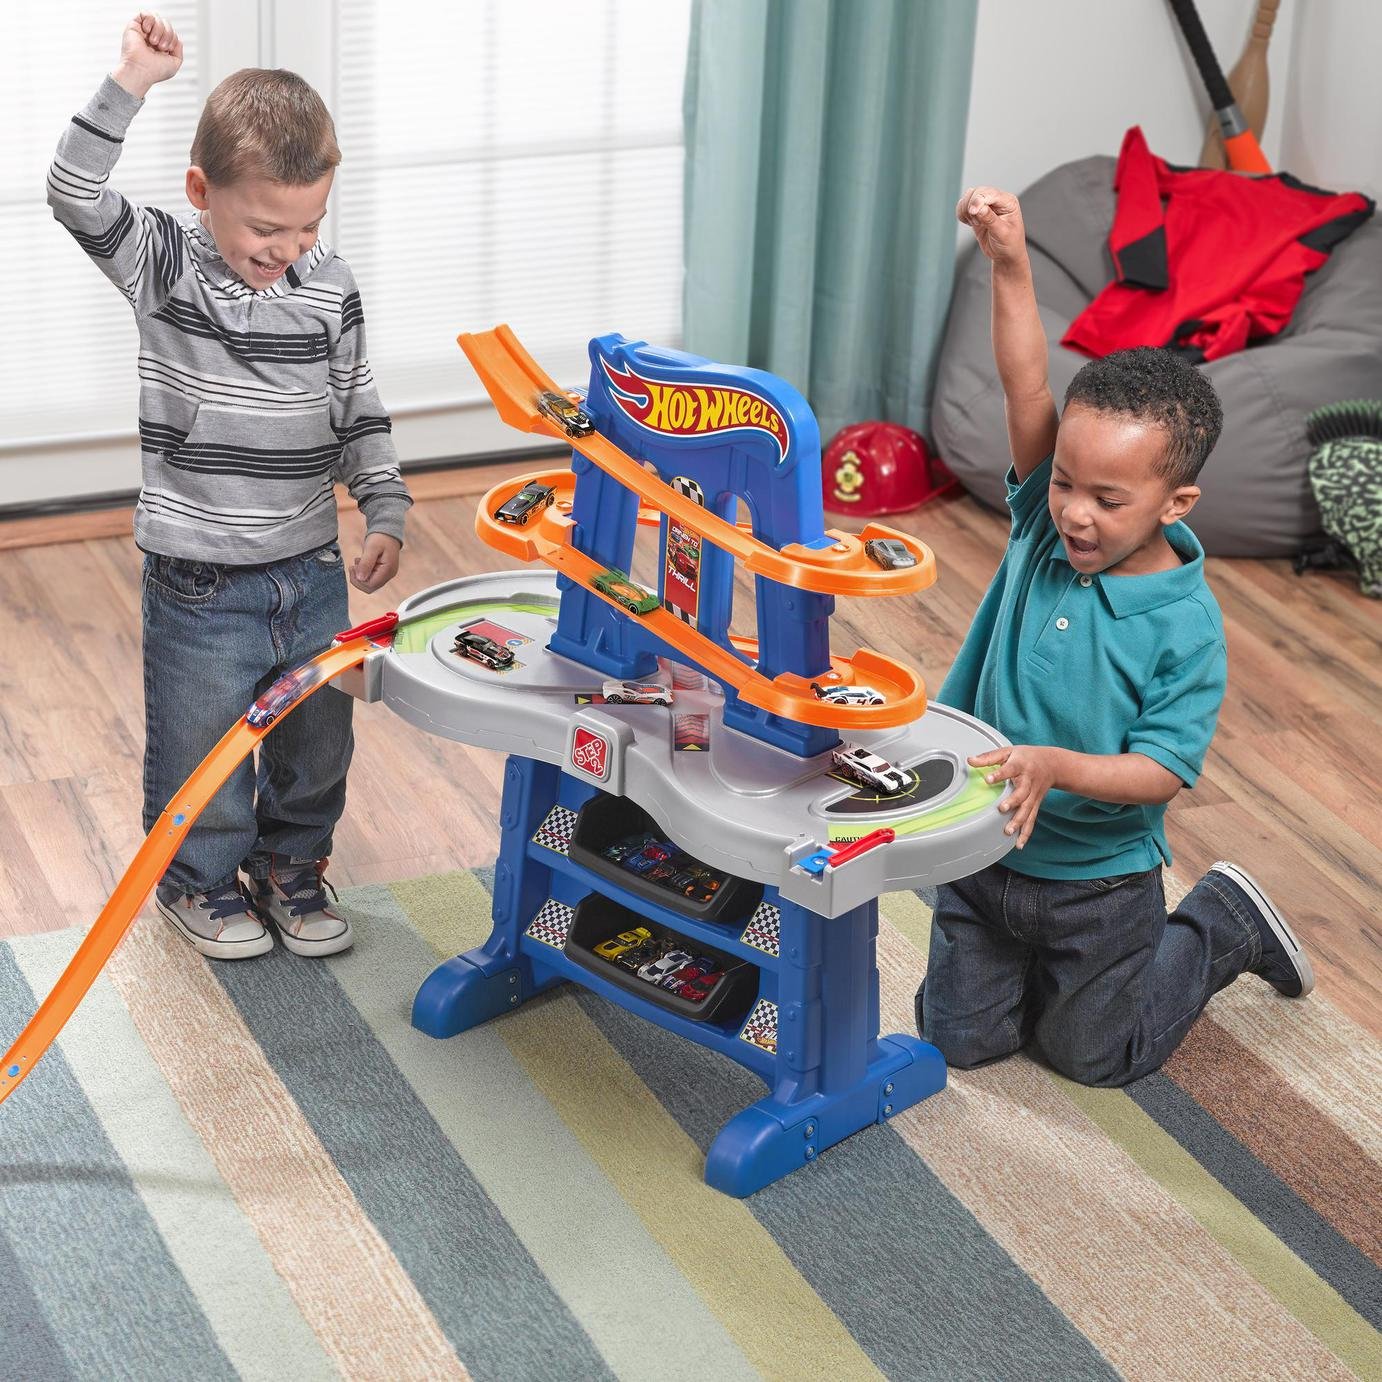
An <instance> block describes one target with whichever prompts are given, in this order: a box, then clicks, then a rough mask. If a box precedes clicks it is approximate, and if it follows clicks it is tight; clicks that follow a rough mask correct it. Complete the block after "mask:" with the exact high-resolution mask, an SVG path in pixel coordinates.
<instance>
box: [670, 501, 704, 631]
mask: <svg viewBox="0 0 1382 1382" xmlns="http://www.w3.org/2000/svg"><path fill="white" fill-rule="evenodd" d="M670 483H671V486H672V488H673V489H674V490H676V492H677V493H678V494H681V495H684V496H685V497H686V498H687V499H694V500H695V501H696V503H698V504H699V505H700V506H701V508H705V491H704V490H703V489H702V488H701V487H700V486H699V485H698V484H697V483H696V482H695V481H694V480H688V479H687V478H686V476H685V475H674V476H673V477H672V479H671V481H670ZM662 608H663V609H665V610H666V611H667V612H668V613H669V614H675V615H676V616H677V618H678V619H680V620H681V622H682V623H683V624H690V625H691V627H692V628H693V629H694V628H696V627H697V624H696V616H695V615H694V614H691V613H690V612H689V611H687V610H684V609H678V608H677V606H676V605H674V604H672V603H671V602H670V601H667V600H664V601H663V602H662Z"/></svg>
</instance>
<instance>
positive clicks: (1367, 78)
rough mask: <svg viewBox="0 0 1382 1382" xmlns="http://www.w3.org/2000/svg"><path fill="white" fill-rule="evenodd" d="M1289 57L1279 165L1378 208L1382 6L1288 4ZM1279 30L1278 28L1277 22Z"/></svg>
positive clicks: (1358, 0)
mask: <svg viewBox="0 0 1382 1382" xmlns="http://www.w3.org/2000/svg"><path fill="white" fill-rule="evenodd" d="M1287 2H1288V3H1289V4H1291V5H1292V7H1293V9H1294V13H1293V14H1292V15H1291V16H1290V18H1291V20H1292V24H1291V34H1290V37H1291V40H1292V47H1293V49H1294V52H1293V54H1292V58H1291V70H1290V73H1289V74H1288V77H1287V92H1286V102H1285V105H1284V107H1283V115H1284V119H1283V122H1282V126H1281V165H1282V167H1283V168H1289V169H1290V170H1291V172H1293V173H1295V174H1296V176H1297V177H1300V178H1303V179H1304V180H1305V181H1306V182H1308V183H1312V184H1313V185H1315V186H1317V187H1328V188H1331V189H1333V190H1345V189H1347V190H1350V191H1358V192H1366V193H1367V194H1368V195H1369V196H1371V197H1374V198H1378V199H1379V200H1382V82H1379V81H1378V71H1377V64H1378V60H1379V58H1382V5H1379V4H1378V3H1377V0H1309V3H1302V2H1301V0H1287ZM1278 22H1279V21H1278Z"/></svg>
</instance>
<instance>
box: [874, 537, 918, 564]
mask: <svg viewBox="0 0 1382 1382" xmlns="http://www.w3.org/2000/svg"><path fill="white" fill-rule="evenodd" d="M864 552H865V554H866V555H867V556H868V558H869V559H870V560H871V561H876V562H877V563H878V565H879V566H881V567H882V568H883V569H884V570H885V571H898V570H900V569H901V568H902V567H904V566H915V565H916V564H917V559H916V557H914V556H913V555H912V554H911V552H909V551H908V550H907V545H906V543H903V542H899V541H898V540H897V539H896V538H895V537H871V538H869V540H868V541H867V542H866V543H864Z"/></svg>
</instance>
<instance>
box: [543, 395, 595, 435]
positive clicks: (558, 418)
mask: <svg viewBox="0 0 1382 1382" xmlns="http://www.w3.org/2000/svg"><path fill="white" fill-rule="evenodd" d="M537 410H538V412H540V413H541V414H542V415H543V417H546V418H550V419H551V420H552V421H553V422H555V423H556V424H557V426H558V427H560V428H561V430H562V431H563V432H565V433H566V435H567V436H568V437H588V436H589V435H590V434H591V433H592V432H593V431H594V430H595V424H594V423H593V422H591V420H590V415H589V414H588V413H587V412H585V411H584V410H583V409H581V408H578V407H577V406H576V405H575V404H574V403H573V402H572V401H571V400H570V399H569V398H567V397H566V396H565V395H564V394H559V393H553V392H552V391H551V390H550V389H544V390H543V391H542V392H541V393H540V394H538V396H537Z"/></svg>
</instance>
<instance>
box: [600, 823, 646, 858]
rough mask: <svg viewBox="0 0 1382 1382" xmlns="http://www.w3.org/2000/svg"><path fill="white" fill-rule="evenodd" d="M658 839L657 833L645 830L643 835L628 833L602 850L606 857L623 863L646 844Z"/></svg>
mask: <svg viewBox="0 0 1382 1382" xmlns="http://www.w3.org/2000/svg"><path fill="white" fill-rule="evenodd" d="M656 839H657V836H656V835H652V834H650V833H649V832H648V831H646V830H645V831H644V832H643V833H642V834H641V835H628V836H625V838H624V839H622V840H616V841H615V842H614V843H613V844H612V845H606V846H605V848H604V850H603V851H602V852H603V854H604V856H605V858H606V859H611V860H613V861H614V862H615V863H616V864H622V863H623V862H624V860H625V859H628V858H629V857H631V856H632V855H634V854H637V853H638V852H639V851H640V850H642V848H643V846H644V845H650V844H652V843H653V842H654V841H655V840H656Z"/></svg>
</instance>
